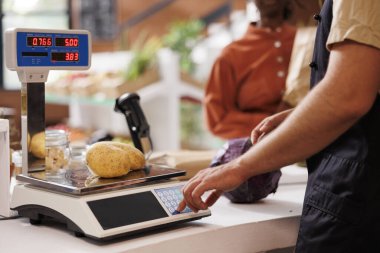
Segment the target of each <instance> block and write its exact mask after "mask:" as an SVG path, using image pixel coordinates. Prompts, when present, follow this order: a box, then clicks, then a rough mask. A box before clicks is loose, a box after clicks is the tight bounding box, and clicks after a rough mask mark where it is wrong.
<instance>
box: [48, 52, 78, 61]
mask: <svg viewBox="0 0 380 253" xmlns="http://www.w3.org/2000/svg"><path fill="white" fill-rule="evenodd" d="M51 60H52V61H79V53H78V52H53V53H51Z"/></svg>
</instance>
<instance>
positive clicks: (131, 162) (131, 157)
mask: <svg viewBox="0 0 380 253" xmlns="http://www.w3.org/2000/svg"><path fill="white" fill-rule="evenodd" d="M86 160H87V164H88V166H89V167H90V169H91V171H92V172H93V173H94V174H96V175H98V176H100V177H105V178H111V177H119V176H123V175H126V174H127V173H128V172H129V171H130V170H136V169H141V168H142V167H144V165H145V158H144V155H143V153H142V152H141V151H140V150H138V149H136V148H134V147H132V146H131V145H128V144H124V143H117V142H111V141H103V142H98V143H95V144H93V145H92V146H91V147H90V149H89V150H88V151H87V155H86Z"/></svg>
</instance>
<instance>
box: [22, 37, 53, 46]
mask: <svg viewBox="0 0 380 253" xmlns="http://www.w3.org/2000/svg"><path fill="white" fill-rule="evenodd" d="M26 44H27V45H28V46H31V47H51V46H52V42H51V37H34V36H33V37H26Z"/></svg>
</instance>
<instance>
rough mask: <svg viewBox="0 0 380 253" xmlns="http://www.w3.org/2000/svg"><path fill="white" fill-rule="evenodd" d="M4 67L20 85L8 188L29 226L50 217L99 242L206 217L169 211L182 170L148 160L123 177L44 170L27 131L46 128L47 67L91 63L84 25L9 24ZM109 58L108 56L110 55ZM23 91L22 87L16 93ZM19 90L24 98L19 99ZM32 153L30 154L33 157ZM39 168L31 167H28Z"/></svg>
mask: <svg viewBox="0 0 380 253" xmlns="http://www.w3.org/2000/svg"><path fill="white" fill-rule="evenodd" d="M4 41H5V45H4V49H5V56H6V59H5V60H6V66H7V67H8V68H9V69H10V70H14V71H17V74H18V76H19V79H20V81H21V83H22V89H21V91H22V94H21V96H22V106H21V107H22V111H21V115H22V119H21V122H22V148H23V173H22V175H19V176H17V180H18V181H19V183H18V184H17V185H16V186H15V188H14V189H13V195H12V197H11V202H10V209H12V210H16V211H18V213H19V215H21V216H24V217H28V218H29V219H30V222H31V223H32V224H38V223H40V222H42V221H43V220H44V219H46V218H47V219H50V218H53V219H55V220H58V221H60V222H63V223H66V224H67V227H68V228H69V229H70V230H73V231H74V232H75V235H77V236H88V237H91V238H95V239H99V240H105V239H111V238H115V237H119V236H122V235H130V234H136V233H141V232H144V231H147V230H152V229H156V228H160V227H164V226H165V227H167V226H170V225H172V224H175V223H181V222H187V221H192V220H196V219H200V218H202V217H206V216H210V215H211V213H210V211H209V210H203V211H200V212H198V213H194V212H192V211H191V210H190V209H189V208H186V209H185V210H184V211H183V212H181V213H178V212H177V211H176V210H175V209H176V207H177V206H178V203H179V202H180V201H181V200H182V198H183V196H182V193H181V188H182V187H183V185H184V184H183V183H181V182H179V181H175V180H173V177H177V176H182V175H184V174H185V171H182V170H178V169H173V168H169V167H165V166H161V165H154V164H147V165H146V167H144V168H142V169H140V170H136V171H132V172H130V173H128V174H127V175H126V176H124V177H119V178H113V179H102V178H99V177H95V176H93V175H92V174H91V172H90V171H89V169H88V168H87V166H86V165H85V164H83V166H82V167H81V168H77V169H67V170H61V171H59V172H57V173H46V172H45V171H41V169H42V170H43V169H44V160H42V159H41V160H40V161H39V163H36V161H35V157H32V154H30V153H29V152H28V151H29V150H30V149H29V142H28V141H27V140H28V138H27V137H28V136H29V135H30V136H32V135H33V134H34V133H37V132H38V131H44V130H45V119H44V106H45V100H44V82H46V80H47V76H48V72H49V71H50V70H60V69H66V70H84V69H88V68H89V66H90V62H91V60H90V59H91V38H90V34H89V32H88V31H82V30H46V29H23V28H16V29H11V30H7V31H6V32H5V40H4ZM111 60H112V59H111ZM23 91H24V93H23ZM23 94H24V97H23ZM32 158H33V159H32ZM35 164H38V166H39V167H36V168H37V169H36V170H34V169H35V168H33V166H35Z"/></svg>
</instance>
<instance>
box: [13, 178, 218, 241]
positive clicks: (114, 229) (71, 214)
mask: <svg viewBox="0 0 380 253" xmlns="http://www.w3.org/2000/svg"><path fill="white" fill-rule="evenodd" d="M183 184H184V183H182V182H177V181H170V180H168V182H165V183H159V184H157V183H155V184H151V185H144V186H140V187H136V188H133V189H122V190H117V191H110V192H102V193H97V194H90V195H84V196H74V195H70V194H63V193H58V192H54V191H48V190H46V189H43V188H38V187H35V186H32V185H29V184H26V185H16V186H15V188H14V193H13V195H12V202H11V209H12V210H15V211H18V213H19V215H20V216H22V217H26V218H29V220H30V223H31V224H33V225H38V224H44V223H45V222H46V224H48V221H50V222H51V221H53V222H59V223H62V224H65V225H66V227H67V229H68V230H70V231H73V232H74V234H75V236H77V237H81V236H86V237H89V238H92V239H96V240H100V241H106V240H110V239H114V238H118V237H124V236H132V235H138V234H141V233H145V232H147V231H152V230H157V229H161V228H165V227H170V226H173V225H175V224H179V223H185V222H189V221H194V220H198V219H201V218H203V217H206V216H210V215H211V212H210V210H202V211H199V212H198V213H194V212H192V211H191V210H190V209H189V208H186V209H185V210H184V211H183V212H182V213H179V214H178V213H176V212H174V211H175V207H176V206H177V205H178V203H179V202H178V201H180V199H181V197H179V199H178V200H174V199H173V198H172V197H169V195H170V192H171V193H172V196H176V195H180V194H181V193H180V189H181V188H182V187H183ZM168 199H169V200H170V201H169V200H168Z"/></svg>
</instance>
